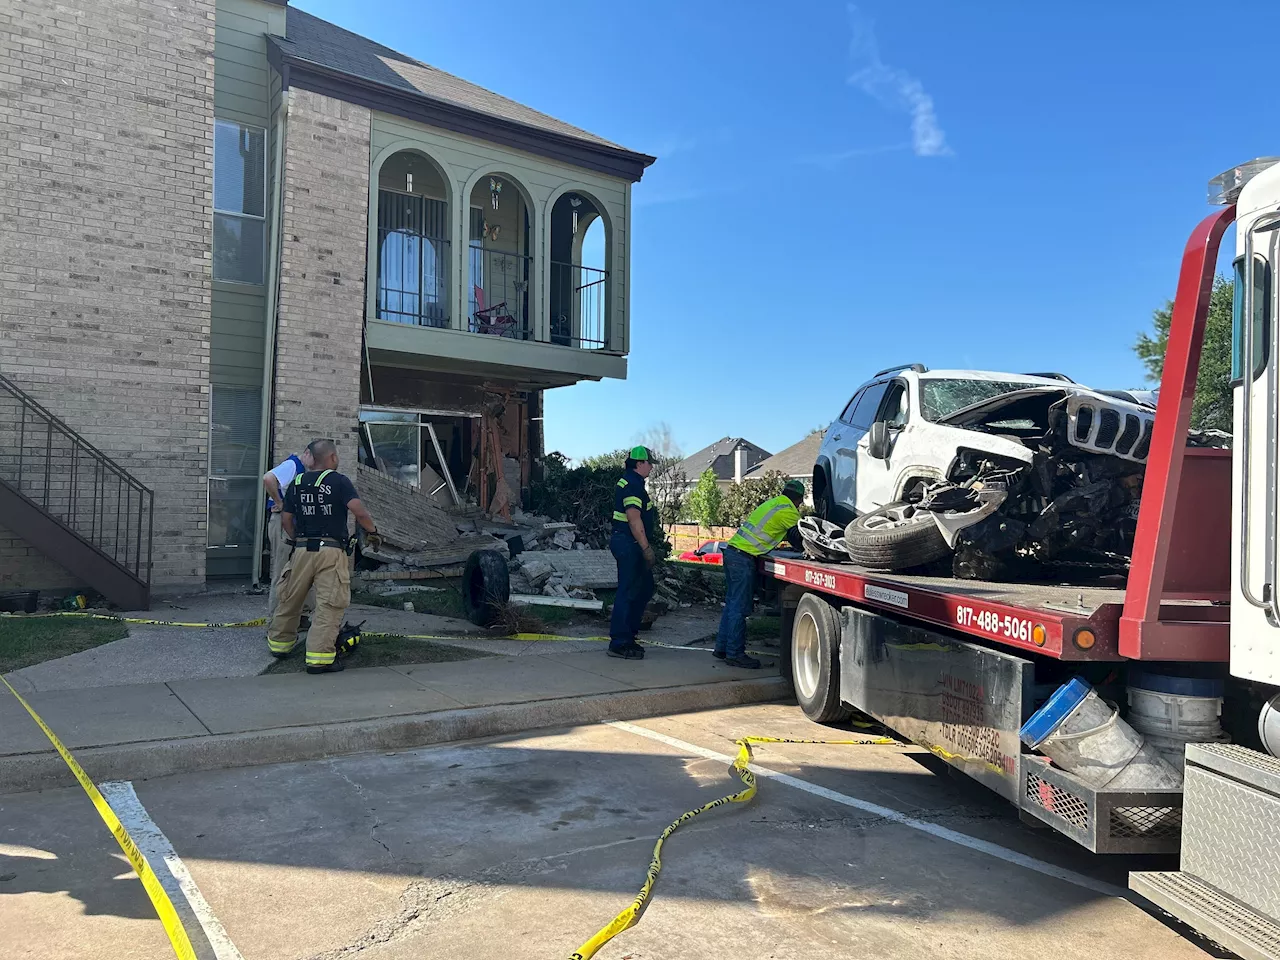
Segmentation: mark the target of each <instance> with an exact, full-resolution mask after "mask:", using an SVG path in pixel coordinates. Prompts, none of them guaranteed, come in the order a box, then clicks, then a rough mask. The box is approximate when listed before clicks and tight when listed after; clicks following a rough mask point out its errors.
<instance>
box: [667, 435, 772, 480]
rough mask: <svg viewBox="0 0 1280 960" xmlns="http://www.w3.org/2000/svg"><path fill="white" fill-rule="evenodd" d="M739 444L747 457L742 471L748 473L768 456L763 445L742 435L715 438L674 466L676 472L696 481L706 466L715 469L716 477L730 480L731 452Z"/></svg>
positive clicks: (732, 458)
mask: <svg viewBox="0 0 1280 960" xmlns="http://www.w3.org/2000/svg"><path fill="white" fill-rule="evenodd" d="M739 446H743V447H746V450H747V458H746V463H745V464H743V473H744V474H746V473H749V472H750V471H751V468H752V467H754V466H755V465H756V464H757V463H760V462H762V461H764V460H767V459H768V458H769V451H768V450H766V449H764V447H758V446H756V445H755V444H754V443H752V442H751V441H750V440H744V439H742V437H725V438H724V439H723V440H717V441H716V442H715V443H713V444H710V445H709V446H706V447H703V448H702V449H701V450H699V451H698V452H697V453H694V454H691V455H690V456H687V457H685V458H684V459H683V460H681V461H680V463H679V464H678V465H677V466H676V468H675V473H676V474H681V473H683V474H684V475H685V478H686V479H687V480H688V481H689V482H690V483H696V482H697V480H698V478H699V477H700V476H702V474H703V472H704V471H706V470H707V469H708V468H710V469H711V470H714V471H715V475H716V479H718V480H732V479H733V476H734V455H733V452H734V451H735V450H736V449H738V447H739Z"/></svg>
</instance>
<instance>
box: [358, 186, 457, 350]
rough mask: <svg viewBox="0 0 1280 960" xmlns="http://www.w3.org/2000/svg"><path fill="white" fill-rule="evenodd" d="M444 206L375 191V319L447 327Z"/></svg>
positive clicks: (447, 250)
mask: <svg viewBox="0 0 1280 960" xmlns="http://www.w3.org/2000/svg"><path fill="white" fill-rule="evenodd" d="M447 233H448V206H447V205H446V204H445V203H444V202H443V201H440V200H431V199H428V198H425V197H415V196H409V195H406V194H402V193H396V192H395V191H392V190H381V191H379V192H378V286H377V300H376V306H377V314H376V316H377V318H378V319H379V320H391V321H393V322H395V323H412V324H417V325H419V326H424V327H447V326H449V272H450V268H451V266H452V263H453V257H452V254H451V253H450V246H451V245H450V243H449V241H448V240H446V239H444V237H445V235H446V234H447Z"/></svg>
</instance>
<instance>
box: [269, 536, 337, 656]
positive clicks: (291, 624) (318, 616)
mask: <svg viewBox="0 0 1280 960" xmlns="http://www.w3.org/2000/svg"><path fill="white" fill-rule="evenodd" d="M312 586H314V587H315V591H316V612H315V615H314V616H313V617H312V618H311V629H310V630H309V631H307V666H309V667H319V666H324V665H326V664H330V663H333V661H334V657H335V656H336V653H335V650H334V641H336V640H337V639H338V631H339V630H340V629H341V628H342V617H343V615H344V614H345V613H346V612H347V606H348V605H349V604H350V603H351V558H350V557H348V556H347V553H346V551H345V550H341V549H339V548H338V547H321V548H320V549H319V550H316V551H314V552H312V551H308V550H306V549H304V548H302V547H298V548H296V549H295V550H294V551H293V556H291V557H290V558H289V562H288V563H287V564H285V568H284V571H283V572H282V573H281V574H280V586H279V588H278V589H279V599H278V601H277V604H276V612H275V616H274V617H272V618H271V627H270V629H269V630H268V631H267V646H269V647H270V648H271V652H272V653H288V652H289V651H290V650H292V649H293V648H294V647H295V646H296V645H297V643H298V618H299V617H300V616H301V615H302V603H303V601H304V600H306V598H307V591H308V590H310V589H311V588H312Z"/></svg>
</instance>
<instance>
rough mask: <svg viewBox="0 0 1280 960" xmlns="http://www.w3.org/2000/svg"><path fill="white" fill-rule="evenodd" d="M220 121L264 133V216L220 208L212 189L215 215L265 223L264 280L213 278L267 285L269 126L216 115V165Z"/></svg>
mask: <svg viewBox="0 0 1280 960" xmlns="http://www.w3.org/2000/svg"><path fill="white" fill-rule="evenodd" d="M220 123H227V124H232V125H234V126H236V127H238V128H240V129H243V130H258V131H261V133H262V216H260V217H258V216H254V215H253V214H252V213H243V212H240V211H236V210H219V209H218V202H217V196H216V195H217V192H218V191H217V189H216V188H215V189H214V190H213V191H212V192H213V194H214V202H213V215H214V216H215V217H217V216H224V217H235V218H236V219H237V220H256V221H258V222H259V223H262V224H264V226H263V230H262V282H261V283H254V282H253V281H251V280H227V279H225V278H223V277H214V278H213V279H214V280H215V281H217V282H218V283H234V284H238V285H240V286H242V287H261V286H265V285H266V282H267V266H266V260H267V242H268V240H269V238H268V236H267V231H266V227H265V224H266V220H267V193H268V184H267V173H268V168H267V154H268V153H269V152H270V146H271V145H270V143H268V141H267V128H266V127H259V126H257V125H256V124H252V123H241V122H240V121H239V120H228V119H227V118H226V117H214V119H213V129H214V148H213V162H214V165H215V166H216V165H217V163H218V147H217V131H218V124H220ZM214 176H215V182H216V177H217V174H216V173H215V174H214ZM217 263H218V260H217V257H214V258H213V265H212V268H211V269H214V270H216V269H217Z"/></svg>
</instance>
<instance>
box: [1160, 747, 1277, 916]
mask: <svg viewBox="0 0 1280 960" xmlns="http://www.w3.org/2000/svg"><path fill="white" fill-rule="evenodd" d="M1277 864H1280V761H1277V760H1276V759H1275V758H1273V757H1268V756H1266V755H1265V754H1260V753H1255V752H1254V751H1252V750H1246V749H1244V748H1243V747H1238V746H1235V745H1233V744H1194V743H1193V744H1188V746H1187V772H1186V783H1185V786H1184V796H1183V826H1182V870H1183V872H1184V873H1190V874H1193V875H1194V876H1196V877H1199V878H1201V879H1202V880H1205V881H1206V882H1208V883H1210V884H1212V885H1213V886H1215V887H1217V888H1218V889H1219V890H1221V891H1223V892H1224V893H1227V894H1229V895H1231V896H1233V897H1235V898H1236V899H1237V900H1240V901H1241V902H1243V903H1246V904H1248V905H1249V906H1251V907H1253V908H1254V909H1256V910H1258V911H1259V912H1261V913H1263V914H1265V915H1266V916H1268V917H1280V868H1278V867H1277Z"/></svg>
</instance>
